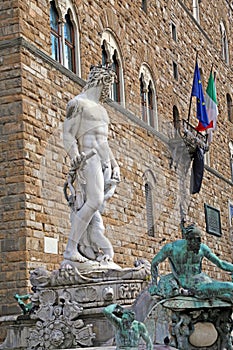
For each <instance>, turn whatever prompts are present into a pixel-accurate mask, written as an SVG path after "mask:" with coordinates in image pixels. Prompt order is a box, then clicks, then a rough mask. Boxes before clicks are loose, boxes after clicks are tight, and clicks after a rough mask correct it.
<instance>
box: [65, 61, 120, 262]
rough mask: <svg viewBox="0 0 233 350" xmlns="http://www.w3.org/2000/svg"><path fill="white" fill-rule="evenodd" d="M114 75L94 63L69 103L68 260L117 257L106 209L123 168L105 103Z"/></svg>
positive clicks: (66, 194)
mask: <svg viewBox="0 0 233 350" xmlns="http://www.w3.org/2000/svg"><path fill="white" fill-rule="evenodd" d="M114 77H115V73H114V71H112V70H111V69H110V68H104V67H101V66H94V67H91V70H90V74H89V77H88V80H87V83H86V85H85V87H84V88H83V91H82V92H81V93H80V94H79V95H77V96H76V97H74V98H73V99H72V100H71V101H69V102H68V104H67V112H66V119H65V121H64V128H63V142H64V147H65V150H66V152H67V153H68V155H69V157H70V160H71V169H70V171H69V174H68V179H67V182H66V184H65V187H64V192H65V196H66V199H67V201H68V202H69V205H70V207H71V231H70V234H69V238H68V243H67V246H66V249H65V252H64V258H65V259H66V260H71V261H77V262H80V263H84V262H86V261H87V260H95V261H103V260H105V261H112V259H113V255H114V253H113V248H112V245H111V243H110V241H109V240H108V239H107V237H106V236H105V235H104V230H105V229H104V225H103V220H102V216H101V213H102V211H103V209H104V205H105V202H106V200H107V199H109V198H110V197H111V196H112V195H113V193H114V190H115V187H116V184H117V183H118V182H119V181H120V169H119V166H118V164H117V162H116V160H115V158H114V156H113V154H112V151H111V149H110V147H109V144H108V125H109V117H108V114H107V111H106V109H105V108H104V107H103V105H102V102H103V101H104V100H106V98H107V97H108V95H109V90H110V86H111V85H112V83H113V81H114Z"/></svg>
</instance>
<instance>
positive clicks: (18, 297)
mask: <svg viewBox="0 0 233 350" xmlns="http://www.w3.org/2000/svg"><path fill="white" fill-rule="evenodd" d="M30 297H31V294H24V295H19V294H15V295H14V298H15V299H16V300H17V302H18V304H19V306H20V307H21V309H22V310H23V313H24V315H26V314H28V313H29V312H30V311H31V309H32V302H31V301H30V302H27V301H29V300H31V298H30ZM25 301H26V303H25Z"/></svg>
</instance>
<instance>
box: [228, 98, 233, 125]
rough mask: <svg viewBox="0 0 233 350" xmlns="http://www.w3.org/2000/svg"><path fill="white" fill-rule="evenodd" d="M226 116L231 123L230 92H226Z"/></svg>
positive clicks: (232, 108) (232, 107)
mask: <svg viewBox="0 0 233 350" xmlns="http://www.w3.org/2000/svg"><path fill="white" fill-rule="evenodd" d="M227 116H228V120H229V121H230V122H232V123H233V104H232V98H231V96H230V94H227Z"/></svg>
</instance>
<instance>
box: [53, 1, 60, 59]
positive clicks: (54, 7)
mask: <svg viewBox="0 0 233 350" xmlns="http://www.w3.org/2000/svg"><path fill="white" fill-rule="evenodd" d="M51 11H52V12H53V14H55V17H56V19H57V21H56V22H57V27H58V29H57V31H56V30H55V29H54V28H53V27H52V26H51ZM61 33H62V28H61V21H60V19H59V12H58V9H57V6H56V3H55V1H54V0H52V1H50V35H51V50H52V55H51V56H52V58H53V59H54V60H55V61H57V62H59V63H62V34H61ZM52 37H55V38H56V39H57V42H58V52H57V53H58V58H57V59H56V58H55V57H53V56H54V55H53V44H52V43H53V40H52Z"/></svg>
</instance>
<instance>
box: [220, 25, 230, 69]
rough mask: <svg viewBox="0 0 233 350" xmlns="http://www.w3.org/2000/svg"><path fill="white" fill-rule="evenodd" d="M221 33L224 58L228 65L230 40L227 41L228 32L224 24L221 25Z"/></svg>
mask: <svg viewBox="0 0 233 350" xmlns="http://www.w3.org/2000/svg"><path fill="white" fill-rule="evenodd" d="M220 31H221V45H222V58H223V60H224V61H225V62H226V63H227V64H228V63H229V51H228V40H227V32H226V29H225V26H224V24H223V22H221V23H220Z"/></svg>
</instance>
